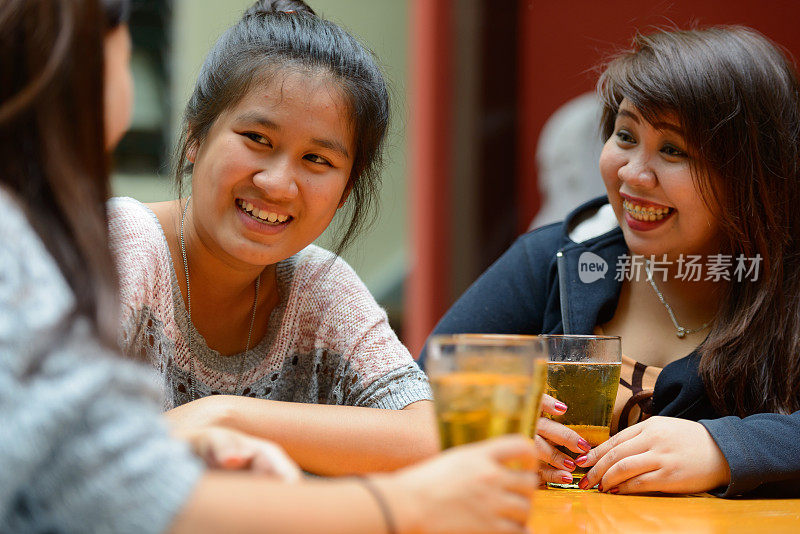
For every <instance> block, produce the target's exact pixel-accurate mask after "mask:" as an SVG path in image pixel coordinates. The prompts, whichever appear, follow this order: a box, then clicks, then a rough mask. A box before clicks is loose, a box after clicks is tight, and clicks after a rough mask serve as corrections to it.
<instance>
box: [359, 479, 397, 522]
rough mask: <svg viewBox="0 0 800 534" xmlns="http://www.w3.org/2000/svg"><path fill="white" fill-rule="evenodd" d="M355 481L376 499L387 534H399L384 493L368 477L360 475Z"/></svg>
mask: <svg viewBox="0 0 800 534" xmlns="http://www.w3.org/2000/svg"><path fill="white" fill-rule="evenodd" d="M354 480H356V481H357V482H360V483H361V485H362V486H364V489H366V490H367V491H368V492H369V493H370V494H371V495H372V496H373V497H374V498H375V502H377V503H378V508H380V510H381V514H382V515H383V521H384V522H385V523H386V532H387V533H388V534H397V526H396V524H395V522H394V516H393V515H392V510H391V509H390V508H389V504H388V503H387V502H386V498H385V497H384V496H383V493H381V491H380V490H379V489H378V487H377V486H376V485H375V483H374V482H373V481H372V480H370V479H369V478H368V477H365V476H362V475H359V476H356V477H355V478H354Z"/></svg>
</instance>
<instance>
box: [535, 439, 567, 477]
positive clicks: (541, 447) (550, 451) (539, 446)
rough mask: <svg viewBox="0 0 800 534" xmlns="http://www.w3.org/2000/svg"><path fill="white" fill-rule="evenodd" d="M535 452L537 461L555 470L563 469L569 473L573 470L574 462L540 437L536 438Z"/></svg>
mask: <svg viewBox="0 0 800 534" xmlns="http://www.w3.org/2000/svg"><path fill="white" fill-rule="evenodd" d="M536 450H537V452H538V456H539V460H541V461H542V462H544V463H546V464H549V465H551V466H553V467H555V468H556V469H564V470H566V471H570V472H572V471H574V470H575V461H574V460H573V459H572V458H570V457H569V456H567V455H566V454H564V453H563V452H561V451H560V450H558V449H557V448H556V447H555V445H553V444H552V443H550V442H548V441H547V440H545V439H544V438H542V437H541V436H536Z"/></svg>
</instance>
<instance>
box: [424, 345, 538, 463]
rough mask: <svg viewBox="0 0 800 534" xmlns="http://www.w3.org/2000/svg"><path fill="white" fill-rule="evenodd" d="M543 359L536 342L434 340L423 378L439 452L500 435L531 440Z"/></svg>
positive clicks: (534, 431) (535, 419)
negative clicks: (430, 400) (430, 399)
mask: <svg viewBox="0 0 800 534" xmlns="http://www.w3.org/2000/svg"><path fill="white" fill-rule="evenodd" d="M546 354H547V353H546V346H545V344H544V343H543V341H542V340H541V339H540V338H538V337H536V336H512V335H482V334H456V335H452V336H435V337H433V338H432V339H431V340H430V341H429V344H428V364H427V372H428V375H429V377H430V380H431V386H432V387H433V395H434V403H435V405H436V415H437V419H438V421H439V433H440V436H441V443H442V448H445V449H446V448H449V447H454V446H457V445H463V444H465V443H470V442H473V441H480V440H484V439H488V438H492V437H496V436H500V435H503V434H513V433H521V434H524V435H525V436H528V437H534V436H535V433H536V421H537V419H538V415H539V409H540V408H539V407H540V403H541V397H542V392H543V389H544V377H545V373H546V362H547V356H546Z"/></svg>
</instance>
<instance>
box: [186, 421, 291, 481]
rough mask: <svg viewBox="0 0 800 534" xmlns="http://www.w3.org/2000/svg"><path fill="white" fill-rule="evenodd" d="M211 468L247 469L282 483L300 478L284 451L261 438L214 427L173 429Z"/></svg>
mask: <svg viewBox="0 0 800 534" xmlns="http://www.w3.org/2000/svg"><path fill="white" fill-rule="evenodd" d="M172 433H173V435H174V436H175V437H177V438H178V439H182V440H184V441H186V442H188V443H189V446H190V447H191V448H192V451H193V452H194V453H195V455H197V456H198V457H200V458H202V459H203V460H204V461H205V463H206V465H207V466H208V467H209V468H211V469H227V470H248V471H251V472H254V473H257V474H261V475H266V476H270V477H275V478H277V479H280V480H282V481H285V482H295V481H297V480H299V479H300V468H298V467H297V464H296V463H294V461H293V460H292V459H291V458H289V456H287V455H286V453H285V452H284V451H283V449H282V448H281V447H280V446H278V445H276V444H275V443H272V442H270V441H266V440H263V439H260V438H255V437H253V436H249V435H247V434H244V433H242V432H239V431H237V430H231V429H229V428H223V427H217V426H202V427H197V428H194V429H192V428H188V427H186V426H182V427H180V428H173V432H172Z"/></svg>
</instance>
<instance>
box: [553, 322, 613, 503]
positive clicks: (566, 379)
mask: <svg viewBox="0 0 800 534" xmlns="http://www.w3.org/2000/svg"><path fill="white" fill-rule="evenodd" d="M542 337H543V338H544V339H545V340H546V342H547V344H548V348H549V361H548V363H547V387H546V391H545V393H547V394H548V395H550V396H551V397H554V398H556V399H558V400H560V401H561V402H563V403H564V404H566V405H567V411H566V412H565V413H564V414H562V415H559V416H550V415H548V417H549V418H550V419H553V420H554V421H556V422H558V423H561V424H562V425H565V426H567V427H569V428H571V429H572V430H574V431H575V432H577V433H578V434H579V435H580V436H581V437H582V438H583V439H585V440H586V441H588V442H589V445H591V446H592V447H596V446H597V445H600V444H601V443H603V442H604V441H606V440H607V439H608V438H609V433H610V430H611V418H612V416H613V414H614V401H615V400H616V398H617V388H618V387H619V375H620V370H621V368H622V347H621V341H620V338H619V337H617V336H542ZM558 449H559V450H560V451H562V452H564V453H565V454H567V455H569V456H570V457H572V458H575V457H576V456H577V455H576V454H574V453H572V452H571V451H569V450H568V449H567V448H565V447H558ZM587 471H588V470H587V469H585V468H581V467H577V468H576V469H575V471H574V472H573V473H572V475H573V483H572V484H551V485H553V486H558V487H570V488H575V487H577V486H578V482H580V480H581V479H582V478H583V476H584V475H585V474H586V472H587Z"/></svg>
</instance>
